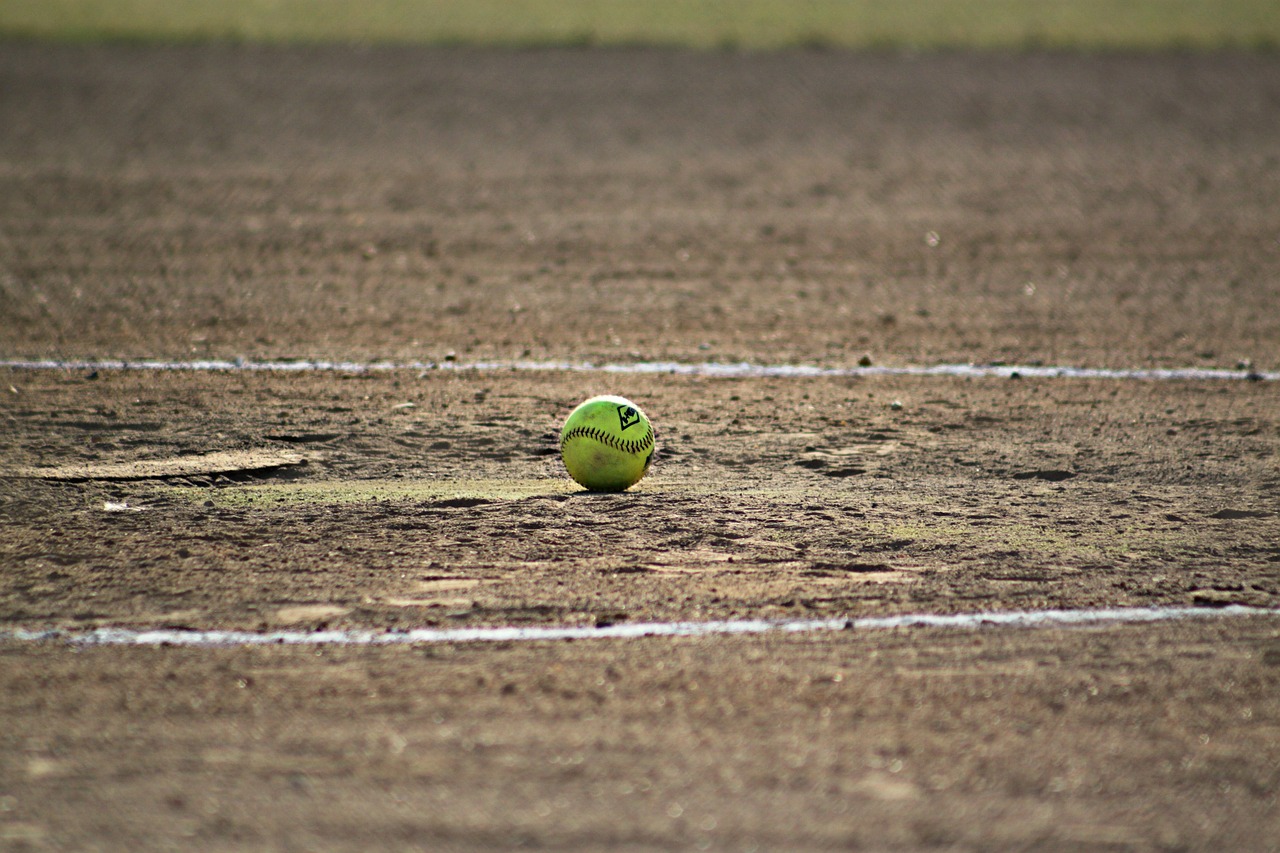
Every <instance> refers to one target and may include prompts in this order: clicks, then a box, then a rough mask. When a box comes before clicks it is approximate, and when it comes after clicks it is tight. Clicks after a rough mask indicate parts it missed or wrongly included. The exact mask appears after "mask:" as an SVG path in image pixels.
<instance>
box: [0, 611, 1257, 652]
mask: <svg viewBox="0 0 1280 853" xmlns="http://www.w3.org/2000/svg"><path fill="white" fill-rule="evenodd" d="M1239 616H1280V609H1268V608H1262V607H1247V606H1244V605H1238V604H1236V605H1229V606H1226V607H1212V608H1211V607H1137V608H1103V609H1094V610H1023V611H1017V610H1015V611H1002V612H983V613H957V614H946V615H943V614H927V613H926V614H914V615H906V616H869V617H863V618H860V619H845V618H833V619H807V620H767V619H742V620H721V621H710V622H636V623H621V624H611V625H604V626H600V627H589V626H580V625H568V626H554V625H553V626H547V625H542V626H525V627H517V626H508V627H492V628H418V629H414V630H408V631H368V630H346V631H341V630H327V631H263V632H258V631H199V630H192V629H168V628H166V629H132V628H95V629H92V630H88V631H74V630H60V629H52V630H22V629H20V630H14V631H0V642H10V643H12V642H21V643H32V642H60V643H66V644H68V645H72V646H195V647H202V648H216V647H234V646H275V645H281V646H328V645H336V646H404V645H425V644H432V643H536V642H547V641H554V640H626V639H640V638H644V637H714V636H734V635H739V636H740V635H752V634H806V633H815V632H821V631H884V630H893V629H914V628H951V629H962V630H976V629H981V628H993V627H1009V628H1047V627H1055V626H1056V627H1081V626H1099V625H1117V624H1134V623H1152V622H1170V621H1175V620H1187V619H1223V618H1228V617H1239Z"/></svg>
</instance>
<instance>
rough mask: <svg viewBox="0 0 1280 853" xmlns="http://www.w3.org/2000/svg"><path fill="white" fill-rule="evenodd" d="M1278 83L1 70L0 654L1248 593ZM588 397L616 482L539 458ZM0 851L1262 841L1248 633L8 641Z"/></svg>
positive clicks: (1271, 551)
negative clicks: (642, 370) (623, 447)
mask: <svg viewBox="0 0 1280 853" xmlns="http://www.w3.org/2000/svg"><path fill="white" fill-rule="evenodd" d="M1278 108H1280V61H1277V60H1276V58H1275V57H1270V56H1249V55H1210V56H1153V57H1124V56H1105V57H1075V56H1065V55H1063V56H1054V55H1030V56H1020V57H1013V56H998V55H995V56H970V55H961V54H957V55H938V56H891V55H847V54H841V53H835V52H831V53H823V52H812V53H791V54H759V55H752V54H743V55H739V54H730V53H724V54H712V53H707V54H699V53H682V52H658V51H642V50H616V51H615V50H610V51H591V50H580V51H528V52H514V51H513V52H488V51H476V50H413V49H376V50H375V49H340V48H325V49H319V48H315V49H266V48H251V47H210V46H206V47H171V48H141V47H112V48H51V47H44V46H35V45H14V44H8V45H0V318H2V322H0V358H8V359H19V358H53V359H59V358H76V359H81V358H108V357H109V358H125V359H138V358H165V359H186V360H192V359H203V358H219V359H236V358H249V359H287V358H337V359H352V360H368V359H395V360H399V361H405V362H408V361H415V362H427V363H438V364H439V365H441V366H440V367H435V368H431V367H427V368H422V369H399V370H388V371H376V372H369V373H351V372H315V371H313V372H297V373H287V374H286V373H267V372H249V371H237V370H214V371H208V370H205V371H137V370H106V369H100V370H91V369H87V368H86V369H73V370H50V369H45V370H23V369H12V370H6V371H4V373H3V375H0V423H2V424H3V428H0V513H2V514H3V520H4V525H3V536H2V537H0V632H4V631H10V630H14V629H42V628H58V629H64V630H67V631H72V632H74V631H78V630H85V629H90V628H94V627H101V626H126V627H134V628H148V627H170V628H192V629H244V630H254V631H259V630H275V629H280V628H289V629H293V630H299V631H306V630H313V629H320V628H333V629H348V628H350V629H376V630H382V629H404V628H410V627H425V626H439V627H453V626H497V625H587V626H590V625H607V624H624V623H627V622H639V621H651V620H708V619H739V618H778V619H787V618H812V617H826V616H832V617H839V616H847V617H861V616H875V615H888V614H900V613H926V612H927V613H969V612H977V611H985V610H1008V609H1018V610H1037V609H1045V608H1080V609H1086V608H1095V607H1146V606H1186V605H1192V606H1201V607H1206V608H1213V607H1220V606H1222V605H1227V604H1246V605H1251V606H1255V607H1261V608H1275V607H1277V606H1280V468H1278V467H1277V448H1278V447H1280V396H1278V395H1277V393H1276V383H1275V382H1274V381H1247V380H1243V379H1222V380H1205V381H1194V382H1192V381H1179V382H1164V381H1135V380H1124V379H1096V378H1095V379H1051V378H1038V377H1031V376H1023V377H1018V378H995V377H988V378H957V377H945V376H935V377H919V376H862V377H850V376H826V377H811V378H804V379H788V378H777V377H775V378H736V379H710V378H705V377H698V376H674V375H662V374H657V375H627V374H602V373H598V372H597V373H592V372H571V371H557V370H545V371H541V372H536V371H527V370H522V371H514V370H503V369H487V370H469V369H463V368H460V367H459V366H458V365H461V364H464V363H469V362H474V361H477V360H485V359H498V360H504V361H509V360H513V359H567V360H572V361H575V362H577V361H586V360H595V361H609V362H615V363H633V362H637V361H644V360H679V361H684V362H706V361H736V360H746V361H751V362H753V363H782V362H786V363H806V364H819V365H828V366H852V365H856V364H858V363H859V362H860V361H861V362H864V363H865V362H868V361H869V362H870V363H872V364H899V365H901V364H930V363H936V362H978V363H991V362H999V363H1010V364H1023V365H1034V364H1070V365H1076V366H1102V367H1153V366H1161V367H1188V366H1190V367H1224V368H1235V367H1237V366H1240V365H1245V366H1252V367H1254V368H1257V369H1258V370H1263V371H1275V370H1277V369H1280V345H1278V344H1277V342H1280V311H1277V310H1276V304H1277V296H1280V292H1278V288H1280V242H1278V241H1277V235H1280V212H1278V210H1280V209H1278V208H1277V207H1276V205H1275V203H1274V200H1275V199H1276V198H1280V145H1278V144H1277V142H1276V140H1277V139H1280V133H1277V131H1280V127H1277V125H1278V124H1280V121H1278V120H1277V117H1278V116H1280V109H1278ZM602 392H613V393H622V394H625V395H627V396H628V397H630V398H632V399H634V400H636V401H637V402H640V403H641V404H642V405H643V407H644V408H645V410H646V411H647V412H648V413H649V415H650V416H651V417H652V419H653V420H654V423H655V427H656V429H657V433H658V447H659V450H658V456H657V461H656V462H655V466H654V469H653V471H652V473H651V474H650V476H649V477H647V478H646V479H645V480H644V481H643V482H642V483H641V485H640V486H639V487H638V488H636V489H635V490H633V491H630V492H627V493H624V494H621V495H591V494H587V493H583V492H581V491H578V490H577V489H576V488H574V487H573V486H572V484H571V483H569V482H568V480H567V479H566V478H565V475H564V473H563V469H562V466H561V465H560V462H559V459H558V456H557V452H556V434H557V430H558V427H559V425H560V422H561V420H562V419H563V418H564V416H565V415H566V414H567V413H568V411H569V409H570V408H571V407H572V406H573V405H574V404H575V403H576V402H578V401H579V400H581V399H583V398H585V397H587V396H590V395H592V394H595V393H602ZM0 718H2V719H3V720H4V724H3V726H2V727H0V846H7V847H10V848H13V849H30V850H43V849H53V850H88V849H104V850H105V849H111V850H117V849H119V850H125V849H127V850H146V849H174V848H182V849H193V850H230V849H245V848H255V849H262V848H265V849H278V850H309V849H334V850H347V849H349V850H368V849H432V850H451V849H457V850H466V849H506V848H512V847H547V848H554V849H580V850H588V849H600V848H615V849H637V850H638V849H665V848H673V849H674V848H679V849H687V848H689V847H694V848H695V849H715V850H750V849H755V850H770V849H843V848H860V849H974V850H978V849H983V850H987V849H1027V848H1044V849H1104V848H1105V849H1137V850H1142V849H1152V850H1156V849H1160V850H1178V849H1209V848H1221V849H1232V850H1274V849H1277V848H1276V841H1275V839H1276V838H1277V837H1280V818H1277V815H1278V814H1280V808H1278V805H1280V804H1278V803H1277V791H1280V770H1278V769H1277V768H1280V621H1277V619H1276V618H1274V616H1253V617H1240V618H1232V619H1230V620H1213V619H1206V620H1203V621H1200V620H1197V621H1196V622H1194V623H1185V624H1173V623H1170V624H1159V625H1145V626H1144V625H1128V626H1113V627H1093V628H1070V629H1068V628H1043V629H1037V630H1035V631H1024V630H1018V629H1005V628H1001V629H995V628H992V629H988V630H982V631H954V630H938V629H929V630H919V629H912V630H906V629H904V630H897V631H892V632H884V633H879V634H860V633H857V632H836V633H828V634H825V635H823V636H820V637H819V636H807V637H799V636H797V637H783V636H765V637H754V638H752V637H741V638H699V639H657V638H653V639H646V640H639V641H620V640H619V641H615V640H589V641H579V642H548V643H537V644H524V643H512V644H486V645H485V646H483V647H481V646H476V645H468V644H445V645H439V646H431V647H412V648H395V649H390V648H386V649H378V648H362V649H355V648H343V647H321V648H301V649H300V648H253V649H248V648H232V649H175V648H151V649H127V648H125V649H121V648H103V649H72V648H70V647H68V646H67V645H66V644H64V643H60V642H45V643H23V642H0Z"/></svg>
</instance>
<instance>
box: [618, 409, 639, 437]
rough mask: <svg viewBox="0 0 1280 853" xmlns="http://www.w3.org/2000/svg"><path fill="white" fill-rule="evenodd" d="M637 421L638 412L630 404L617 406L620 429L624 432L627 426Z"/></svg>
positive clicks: (633, 424) (631, 425)
mask: <svg viewBox="0 0 1280 853" xmlns="http://www.w3.org/2000/svg"><path fill="white" fill-rule="evenodd" d="M638 423H640V413H639V412H637V411H636V410H635V409H633V408H631V407H630V406H619V407H618V424H619V429H621V430H622V431H623V432H626V431H627V428H628V427H633V426H635V425H636V424H638Z"/></svg>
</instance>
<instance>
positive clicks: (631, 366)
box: [0, 359, 1280, 382]
mask: <svg viewBox="0 0 1280 853" xmlns="http://www.w3.org/2000/svg"><path fill="white" fill-rule="evenodd" d="M0 368H8V369H10V370H76V371H92V370H103V371H107V370H157V371H203V372H235V371H246V372H264V373H347V374H361V373H388V372H393V371H407V370H416V371H436V370H439V371H454V372H460V373H465V372H490V373H492V372H502V371H517V372H520V371H528V372H548V371H549V372H559V373H566V372H569V373H614V374H623V375H653V374H665V375H674V376H701V377H708V378H720V379H743V378H746V379H751V378H782V379H803V378H824V377H858V376H865V377H871V376H950V377H960V378H1005V379H1009V378H1014V377H1026V378H1029V379H1044V378H1051V379H1118V380H1146V381H1200V380H1252V381H1258V382H1262V381H1267V382H1274V381H1280V372H1275V371H1272V372H1267V371H1257V370H1225V369H1221V368H1200V367H1186V368H1150V369H1148V368H1134V369H1123V368H1100V367H1099V368H1094V367H1066V366H1058V367H1046V366H1044V365H1005V364H935V365H903V366H889V365H885V366H880V365H870V366H866V367H818V366H816V365H788V364H753V363H750V362H733V363H722V362H707V363H685V362H674V361H641V362H628V363H621V364H594V363H591V362H574V361H521V360H514V361H475V362H458V361H443V362H431V361H407V362H397V361H375V362H356V361H308V360H302V361H252V360H246V359H230V360H216V359H215V360H196V361H160V360H149V359H143V360H138V361H131V360H124V359H106V360H61V359H45V360H39V359H37V360H20V359H10V360H0Z"/></svg>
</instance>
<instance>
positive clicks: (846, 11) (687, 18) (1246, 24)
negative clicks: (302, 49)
mask: <svg viewBox="0 0 1280 853" xmlns="http://www.w3.org/2000/svg"><path fill="white" fill-rule="evenodd" d="M0 36H6V37H11V38H12V37H21V38H39V39H56V40H82V41H96V40H103V39H120V40H142V41H165V40H232V41H266V42H299V41H301V42H334V41H336V42H348V41H355V42H406V43H432V44H506V45H552V44H555V45H622V44H663V45H682V46H688V47H695V48H713V47H738V48H750V49H759V48H763V49H769V48H781V47H793V46H821V47H853V48H867V47H872V48H904V47H905V48H926V49H927V48H966V47H977V48H1004V49H1009V48H1013V49H1025V48H1035V47H1055V48H1080V49H1134V48H1137V49H1166V48H1192V49H1213V48H1221V47H1245V48H1260V47H1269V48H1274V47H1275V46H1277V45H1280V10H1277V7H1276V5H1275V3H1274V2H1273V0H1146V2H1139V3H1133V2H1127V0H1073V2H1070V3H1049V2H1045V0H900V2H894V3H886V2H882V0H808V2H804V3H795V2H790V0H736V2H732V3H728V2H724V0H647V1H646V2H643V3H637V2H623V0H368V2H364V3H354V2H350V0H222V2H217V3H196V2H175V0H7V2H5V3H2V4H0Z"/></svg>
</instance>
